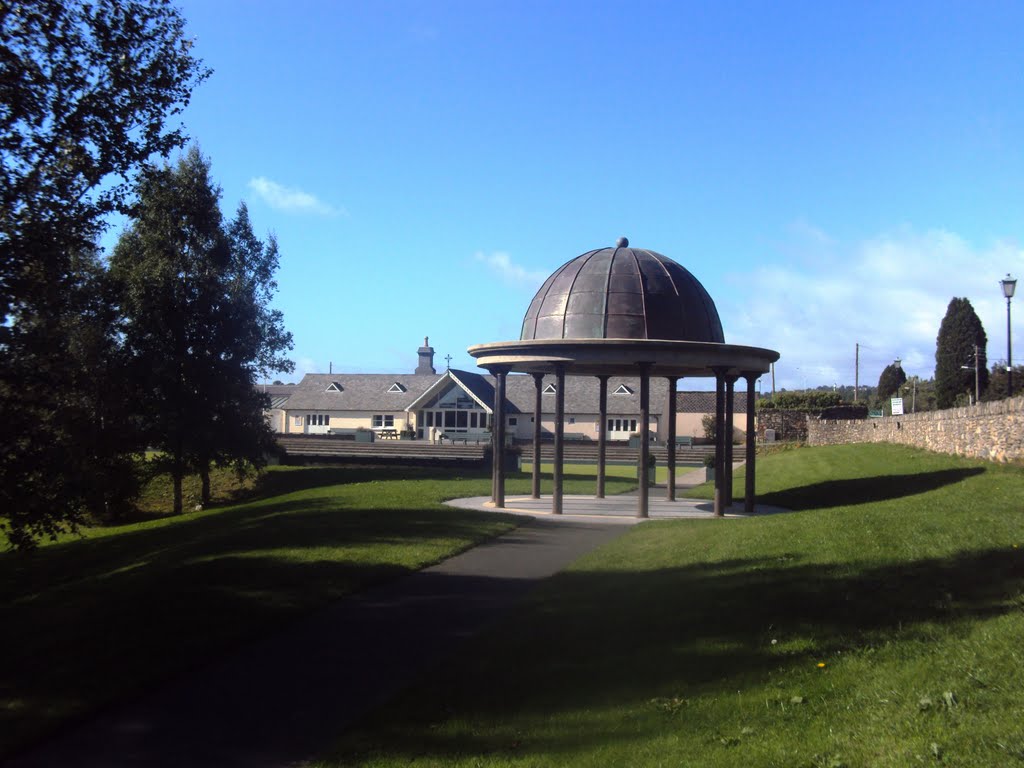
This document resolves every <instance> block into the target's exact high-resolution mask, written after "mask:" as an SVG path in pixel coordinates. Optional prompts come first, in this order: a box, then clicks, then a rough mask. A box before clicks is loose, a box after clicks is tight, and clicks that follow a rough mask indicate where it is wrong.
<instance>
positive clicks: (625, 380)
mask: <svg viewBox="0 0 1024 768" xmlns="http://www.w3.org/2000/svg"><path fill="white" fill-rule="evenodd" d="M505 381H506V389H505V391H506V396H507V399H508V406H507V410H508V412H509V413H533V404H534V397H535V390H534V381H533V376H527V375H522V374H511V375H509V376H508V377H507V378H506V380H505ZM334 382H336V383H337V384H339V385H340V387H341V389H342V391H341V392H333V391H332V392H328V391H327V388H328V386H329V385H330V384H331V383H334ZM396 383H397V384H399V385H401V387H404V388H405V391H404V392H399V391H395V390H394V386H393V385H394V384H396ZM453 383H454V384H455V385H456V386H459V387H460V388H462V389H463V390H465V392H466V393H467V394H468V395H469V396H470V397H472V398H473V400H475V401H476V402H477V403H478V404H479V405H480V406H481V407H482V408H483V409H484V410H486V411H487V412H489V413H493V412H494V377H493V376H490V375H486V374H483V373H476V372H473V371H462V370H456V369H452V370H450V371H446V372H444V373H441V374H407V375H401V374H399V375H396V374H393V373H353V374H337V373H335V374H327V373H308V374H306V376H305V377H303V379H302V381H301V382H300V383H299V384H297V385H295V386H290V387H288V389H289V390H290V397H289V398H288V401H287V403H285V407H286V408H287V409H288V410H301V411H339V410H340V411H363V412H367V411H369V412H378V413H385V412H396V411H405V410H417V409H418V408H420V407H422V403H424V402H426V401H428V400H430V399H431V398H432V397H434V396H435V395H437V394H439V393H440V392H441V391H442V390H443V389H444V388H445V387H447V386H449V385H450V384H453ZM549 384H550V385H554V384H555V377H554V375H550V376H545V377H544V379H543V383H542V386H543V387H547V385H549ZM621 386H625V387H626V388H627V389H629V390H630V393H629V394H621V395H616V396H614V397H612V396H611V393H613V392H615V391H616V390H617V389H619V388H620V387H621ZM608 393H609V397H608V413H609V414H612V415H616V414H623V415H628V414H635V413H637V412H639V410H640V380H639V378H636V377H627V376H612V377H610V378H609V380H608ZM667 393H668V388H667V384H666V382H665V380H664V379H663V378H660V377H655V378H652V379H651V413H652V414H662V413H665V412H666V411H667V403H668V400H667ZM681 394H683V393H680V395H681ZM696 394H699V395H707V394H710V396H711V411H710V412H711V413H713V412H714V393H713V392H711V393H706V392H702V393H696ZM742 396H743V393H737V398H738V399H737V403H740V402H741V399H740V398H741V397H742ZM680 402H681V401H680ZM740 407H741V406H740V405H737V412H739V410H740ZM543 409H544V412H545V413H551V412H552V411H553V410H554V398H553V397H551V396H550V395H548V396H545V397H544V398H543ZM565 412H566V413H567V414H597V412H598V381H597V379H596V378H595V377H593V376H567V377H566V379H565ZM698 412H700V413H704V412H705V411H698Z"/></svg>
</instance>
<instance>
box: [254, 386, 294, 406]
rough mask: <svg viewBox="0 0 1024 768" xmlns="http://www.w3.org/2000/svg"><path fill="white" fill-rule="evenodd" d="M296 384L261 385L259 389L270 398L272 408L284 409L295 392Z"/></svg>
mask: <svg viewBox="0 0 1024 768" xmlns="http://www.w3.org/2000/svg"><path fill="white" fill-rule="evenodd" d="M295 387H296V385H295V384H259V385H257V387H256V388H257V389H258V390H259V391H260V392H263V393H264V394H266V395H267V396H268V397H270V407H271V408H283V407H284V404H285V403H287V402H288V399H289V398H290V397H291V396H292V393H293V392H294V391H295Z"/></svg>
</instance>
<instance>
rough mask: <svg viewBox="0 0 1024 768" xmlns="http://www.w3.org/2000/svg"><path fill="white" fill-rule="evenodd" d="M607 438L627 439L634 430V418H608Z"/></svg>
mask: <svg viewBox="0 0 1024 768" xmlns="http://www.w3.org/2000/svg"><path fill="white" fill-rule="evenodd" d="M607 426H608V434H607V439H608V440H629V436H630V435H631V434H632V433H634V432H636V419H619V418H615V419H608V425H607Z"/></svg>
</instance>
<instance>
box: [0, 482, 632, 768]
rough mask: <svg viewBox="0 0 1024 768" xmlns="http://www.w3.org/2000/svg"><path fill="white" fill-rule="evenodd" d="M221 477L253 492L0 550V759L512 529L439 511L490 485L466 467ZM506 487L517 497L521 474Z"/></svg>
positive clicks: (160, 489)
mask: <svg viewBox="0 0 1024 768" xmlns="http://www.w3.org/2000/svg"><path fill="white" fill-rule="evenodd" d="M609 482H610V489H611V488H614V490H617V491H620V492H621V491H623V490H627V489H629V488H630V487H632V485H633V484H631V483H630V482H628V481H626V480H616V481H609ZM232 483H233V481H232V480H231V479H230V478H226V477H221V478H220V479H219V480H217V482H216V483H215V490H218V489H219V490H220V491H221V492H222V494H223V495H226V496H230V495H231V494H233V493H235V492H244V493H246V494H249V495H250V496H253V497H254V498H252V499H251V500H250V501H248V502H246V503H241V504H236V505H233V506H224V507H220V508H211V509H207V510H205V511H202V512H189V513H187V514H185V515H181V516H178V517H161V518H156V519H152V520H148V521H146V522H141V523H133V524H130V525H121V526H111V527H97V528H89V529H85V530H84V531H83V532H82V533H83V535H82V536H81V537H79V536H64V537H62V538H61V540H60V541H58V542H56V543H44V544H43V545H42V546H41V547H40V548H39V549H38V550H37V551H35V552H33V553H28V554H19V553H14V552H3V553H2V554H0V627H2V628H3V631H0V760H2V758H3V756H4V755H7V754H9V753H10V752H11V751H12V750H13V749H14V748H16V747H17V746H18V745H23V744H26V743H28V742H31V741H32V740H34V739H37V738H39V737H40V736H41V735H43V734H45V733H46V731H47V730H49V729H52V728H53V727H54V726H55V725H58V724H60V723H62V722H66V721H67V720H68V719H70V718H74V717H76V716H80V715H82V714H84V713H88V712H90V711H92V710H95V709H96V708H97V707H98V706H100V705H101V704H103V703H105V702H107V701H110V700H112V699H116V698H118V697H120V696H124V695H126V694H127V693H130V692H132V691H134V690H136V689H138V688H140V687H143V686H145V685H147V684H151V683H153V682H155V681H157V680H160V679H162V678H166V677H167V676H169V675H171V674H173V673H175V672H178V671H181V670H183V669H187V668H190V667H194V666H196V665H197V664H201V663H203V662H204V661H207V660H209V659H210V658H211V657H213V656H216V655H217V654H220V653H224V652H226V651H228V650H230V649H231V648H232V647H235V646H237V645H238V644H240V643H242V642H244V641H245V640H247V639H248V638H251V637H252V636H254V635H256V634H258V633H261V632H267V631H270V630H271V629H272V628H274V627H276V626H280V625H281V624H282V623H283V622H286V621H289V620H292V619H295V618H296V617H298V616H300V615H301V614H303V613H308V612H310V611H313V610H315V609H317V608H319V607H322V606H324V605H325V604H327V603H329V602H330V601H333V600H337V599H339V598H341V597H343V596H344V595H347V594H349V593H351V592H353V591H356V590H359V589H362V588H364V587H366V586H367V585H369V584H372V583H375V582H379V581H381V580H384V579H390V578H394V577H396V576H399V575H402V574H405V573H408V572H410V571H412V570H415V569H418V568H422V567H424V566H426V565H429V564H432V563H435V562H438V561H440V560H442V559H444V558H446V557H448V556H450V555H452V554H454V553H456V552H459V551H461V550H464V549H466V548H468V547H470V546H472V545H473V544H474V543H477V542H479V541H481V540H482V539H485V538H488V537H491V536H494V535H497V534H499V533H501V532H502V531H505V530H508V529H510V528H512V527H513V526H514V525H516V524H517V518H514V517H512V516H507V515H500V514H494V513H486V512H473V511H467V510H458V509H453V508H450V507H446V506H443V505H442V503H441V502H442V501H443V500H445V499H449V498H454V497H461V496H480V495H487V494H489V493H490V476H489V475H486V474H484V473H480V472H464V473H461V474H460V473H457V472H455V471H452V470H425V469H407V468H401V469H396V468H393V467H392V468H386V469H384V468H372V467H359V468H342V467H308V468H297V467H296V468H288V467H281V468H275V469H272V470H271V471H268V472H266V473H265V474H264V475H263V476H262V477H261V478H260V479H259V482H257V483H255V484H254V483H252V482H248V483H246V484H242V485H241V486H238V487H235V486H234V485H233V484H232ZM167 485H168V484H167V483H166V482H165V481H164V480H157V481H156V486H157V487H156V489H153V488H150V489H149V490H148V491H147V498H148V499H149V501H148V502H147V504H148V505H149V507H148V511H149V512H150V513H156V512H159V511H160V510H161V509H162V508H163V507H164V506H166V504H165V502H166V501H167V499H166V498H164V497H165V496H167V495H168V493H169V490H168V488H167V487H166V486H167ZM591 486H592V483H590V482H586V483H585V482H583V481H575V480H572V481H569V482H567V484H566V488H567V491H568V489H570V488H572V489H574V490H572V491H571V492H575V493H586V492H588V489H590V488H591ZM507 488H508V490H509V492H511V493H528V492H529V478H528V477H526V476H520V475H516V476H513V477H511V478H510V479H509V480H508V484H507ZM168 498H169V497H168ZM4 543H5V542H0V546H2V544H4Z"/></svg>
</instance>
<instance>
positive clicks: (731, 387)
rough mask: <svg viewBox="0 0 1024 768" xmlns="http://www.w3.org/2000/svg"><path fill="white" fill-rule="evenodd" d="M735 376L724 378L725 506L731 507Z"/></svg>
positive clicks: (731, 374)
mask: <svg viewBox="0 0 1024 768" xmlns="http://www.w3.org/2000/svg"><path fill="white" fill-rule="evenodd" d="M738 378H739V377H738V376H737V375H736V374H733V373H730V374H729V375H728V376H726V377H725V428H724V429H723V431H724V432H725V506H727V507H729V506H731V505H732V465H733V455H732V454H733V445H732V437H733V434H734V433H735V428H734V427H733V422H734V421H735V420H736V413H735V411H736V379H738Z"/></svg>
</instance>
